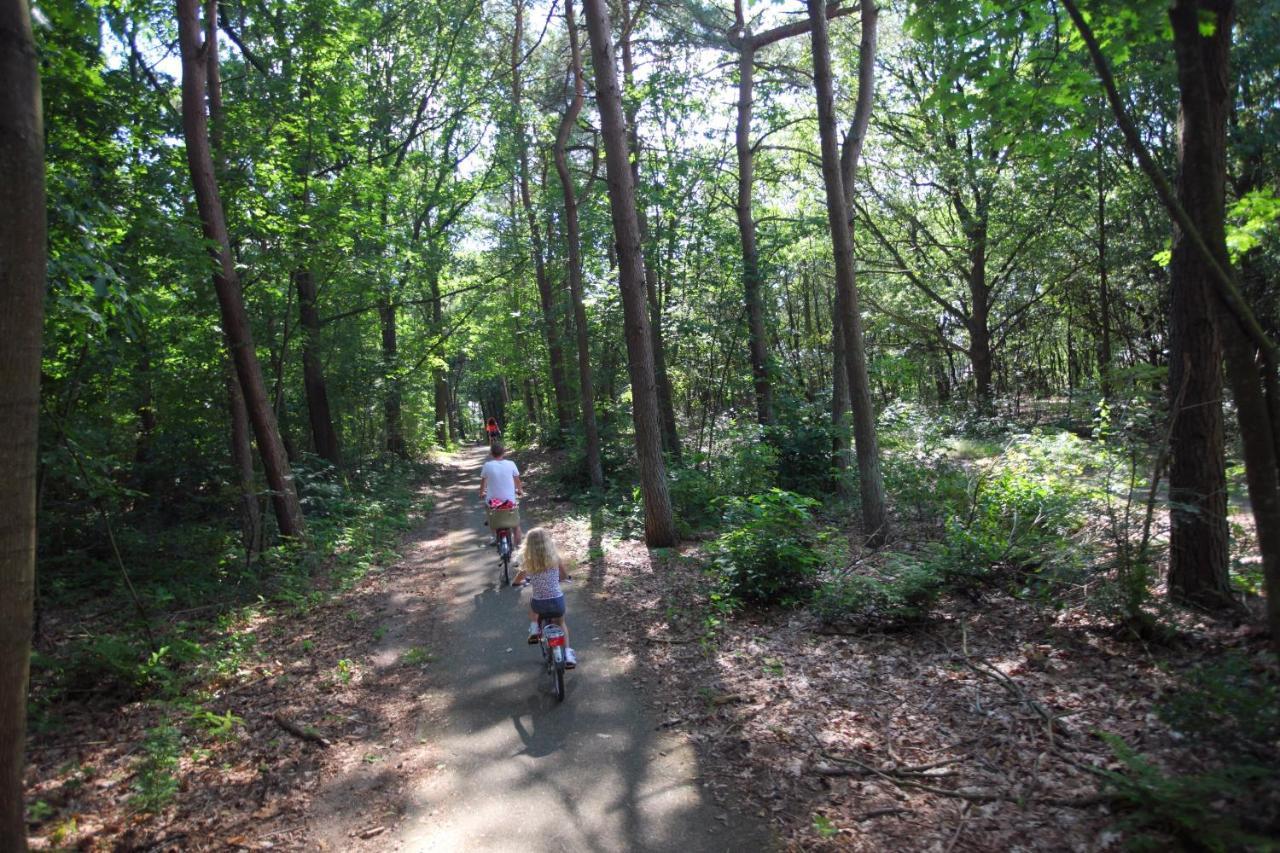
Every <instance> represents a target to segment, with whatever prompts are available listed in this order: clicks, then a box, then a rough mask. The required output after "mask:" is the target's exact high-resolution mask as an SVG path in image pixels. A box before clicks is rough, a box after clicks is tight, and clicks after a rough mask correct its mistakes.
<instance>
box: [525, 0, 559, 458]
mask: <svg viewBox="0 0 1280 853" xmlns="http://www.w3.org/2000/svg"><path fill="white" fill-rule="evenodd" d="M515 5H516V8H515V14H516V26H515V33H514V35H513V36H512V39H511V102H512V105H513V109H514V111H515V125H516V127H515V130H516V159H517V164H518V166H519V170H518V171H519V182H520V203H521V205H522V206H523V207H524V213H525V219H526V220H527V221H528V223H529V240H530V243H531V245H532V247H533V271H534V278H535V280H536V281H537V283H538V298H539V301H540V302H541V305H542V322H543V326H544V329H545V331H546V336H547V358H548V360H549V361H550V368H551V388H552V391H553V392H554V393H555V398H556V399H555V402H556V423H557V425H558V426H559V429H560V432H561V433H562V434H563V433H565V432H568V431H569V430H570V429H571V428H572V427H573V413H572V410H573V407H572V402H571V401H570V399H569V386H568V383H567V382H566V381H565V375H564V348H563V346H562V345H561V342H560V323H559V321H558V318H557V313H558V312H557V311H556V299H555V293H554V292H553V291H552V288H551V278H550V276H548V275H547V267H546V255H545V251H544V247H543V241H542V230H541V229H540V228H539V226H538V215H537V211H535V210H534V207H533V195H532V193H531V192H530V190H529V149H528V141H527V140H526V138H525V128H524V116H523V115H522V114H521V106H520V101H521V90H522V86H521V79H520V64H521V61H522V57H521V52H522V50H523V43H524V0H516V4H515Z"/></svg>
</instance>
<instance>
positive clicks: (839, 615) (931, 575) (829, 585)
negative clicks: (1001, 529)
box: [812, 553, 947, 623]
mask: <svg viewBox="0 0 1280 853" xmlns="http://www.w3.org/2000/svg"><path fill="white" fill-rule="evenodd" d="M946 582H947V579H946V577H945V575H944V574H942V572H941V571H940V569H939V566H938V564H937V562H936V561H933V560H930V559H928V558H927V557H926V558H921V557H917V556H914V555H910V554H900V553H893V554H888V555H886V559H885V562H884V565H883V566H881V567H879V568H878V569H876V570H875V571H873V572H867V573H861V574H854V573H852V572H841V573H837V574H835V575H833V576H832V577H829V578H827V579H826V580H825V581H823V583H822V585H821V586H819V587H818V590H817V592H816V593H815V594H814V598H813V605H812V607H813V611H814V613H815V615H817V616H818V617H819V618H820V619H822V620H823V621H825V622H866V621H883V622H889V623H901V622H913V621H916V620H919V619H922V618H924V617H925V616H927V615H928V613H929V609H930V607H932V606H933V603H934V601H936V600H937V598H938V596H939V595H940V594H941V593H942V590H943V588H944V587H945V586H946Z"/></svg>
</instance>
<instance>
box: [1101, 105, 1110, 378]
mask: <svg viewBox="0 0 1280 853" xmlns="http://www.w3.org/2000/svg"><path fill="white" fill-rule="evenodd" d="M1098 124H1099V127H1098V325H1099V327H1100V332H1101V334H1100V337H1099V343H1098V377H1099V384H1100V385H1101V389H1102V398H1103V399H1104V400H1110V399H1111V283H1110V282H1109V281H1108V280H1107V180H1106V178H1107V169H1106V166H1107V148H1106V144H1105V140H1104V139H1103V137H1102V127H1101V124H1102V118H1101V115H1100V116H1099V118H1098Z"/></svg>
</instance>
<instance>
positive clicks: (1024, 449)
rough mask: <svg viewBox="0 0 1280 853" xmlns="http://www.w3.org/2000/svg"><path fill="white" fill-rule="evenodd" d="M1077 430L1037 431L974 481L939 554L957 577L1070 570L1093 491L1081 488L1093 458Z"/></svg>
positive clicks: (1011, 446) (1013, 444) (973, 578)
mask: <svg viewBox="0 0 1280 853" xmlns="http://www.w3.org/2000/svg"><path fill="white" fill-rule="evenodd" d="M1091 461H1092V460H1091V456H1090V451H1089V449H1088V448H1087V447H1085V446H1084V442H1083V441H1082V440H1081V439H1079V438H1077V437H1076V436H1074V435H1072V434H1070V433H1058V434H1056V435H1052V436H1042V435H1040V434H1032V435H1030V436H1019V437H1018V438H1016V439H1014V440H1013V441H1012V442H1010V444H1009V446H1008V447H1007V448H1006V449H1005V451H1004V453H1003V454H1001V456H1000V457H998V458H997V459H995V460H993V461H992V462H991V463H990V465H989V467H987V468H986V469H984V470H981V471H980V472H979V473H978V474H977V475H976V476H974V477H973V478H972V480H971V482H970V485H969V489H968V494H967V498H966V501H965V505H964V506H962V507H960V508H958V509H957V511H956V512H955V513H954V514H953V515H952V516H951V517H950V518H949V519H948V520H947V522H946V532H945V534H944V536H943V539H942V542H941V544H940V547H939V550H938V552H937V558H938V559H939V560H941V561H943V563H944V564H945V566H946V572H947V574H948V575H949V576H950V577H951V578H952V579H953V580H955V581H957V582H963V581H966V580H967V581H971V582H972V581H978V580H981V579H983V578H984V577H986V576H987V575H988V574H989V573H990V572H991V571H992V570H994V569H1000V568H1018V569H1023V570H1037V571H1041V572H1045V573H1046V574H1047V573H1048V572H1049V571H1058V570H1062V569H1066V568H1068V567H1069V563H1070V562H1071V560H1072V554H1073V552H1074V551H1075V548H1074V547H1072V546H1073V544H1074V543H1073V542H1072V536H1073V535H1074V534H1075V533H1076V532H1077V531H1078V530H1079V529H1080V527H1081V525H1082V523H1083V510H1084V508H1085V504H1086V502H1087V500H1088V499H1089V498H1090V497H1092V492H1090V491H1089V490H1088V489H1086V488H1085V487H1084V486H1082V485H1081V483H1082V482H1083V480H1082V478H1083V476H1084V474H1085V471H1086V465H1087V464H1089V463H1090V462H1091Z"/></svg>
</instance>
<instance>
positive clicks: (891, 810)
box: [853, 806, 911, 823]
mask: <svg viewBox="0 0 1280 853" xmlns="http://www.w3.org/2000/svg"><path fill="white" fill-rule="evenodd" d="M910 811H911V810H910V809H904V808H902V807H901V806H886V807H885V808H882V809H872V810H871V811H869V812H863V813H862V814H860V815H854V816H853V819H854V820H855V821H857V822H859V823H861V822H862V821H864V820H871V819H872V818H877V817H886V816H888V815H892V814H907V813H908V812H910Z"/></svg>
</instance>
